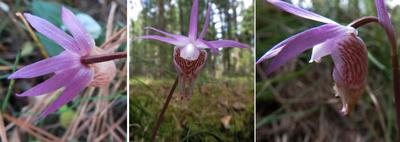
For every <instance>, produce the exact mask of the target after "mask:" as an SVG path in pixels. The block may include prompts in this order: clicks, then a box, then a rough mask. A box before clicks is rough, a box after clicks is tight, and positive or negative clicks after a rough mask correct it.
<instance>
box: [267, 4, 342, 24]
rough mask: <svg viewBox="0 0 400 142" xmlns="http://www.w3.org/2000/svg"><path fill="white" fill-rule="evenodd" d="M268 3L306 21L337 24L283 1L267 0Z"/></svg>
mask: <svg viewBox="0 0 400 142" xmlns="http://www.w3.org/2000/svg"><path fill="white" fill-rule="evenodd" d="M267 2H269V3H271V4H272V5H274V6H276V7H278V8H279V9H281V10H283V11H286V12H289V13H291V14H293V15H297V16H300V17H303V18H306V19H310V20H314V21H319V22H322V23H330V24H337V23H336V22H335V21H332V20H331V19H329V18H326V17H323V16H321V15H319V14H316V13H314V12H311V11H308V10H305V9H302V8H299V7H296V6H294V5H292V4H289V3H286V2H284V1H281V0H267Z"/></svg>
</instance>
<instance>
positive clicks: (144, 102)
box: [130, 77, 254, 141]
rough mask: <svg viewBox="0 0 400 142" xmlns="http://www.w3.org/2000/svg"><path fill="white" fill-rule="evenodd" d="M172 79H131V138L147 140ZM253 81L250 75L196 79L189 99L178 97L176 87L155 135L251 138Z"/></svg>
mask: <svg viewBox="0 0 400 142" xmlns="http://www.w3.org/2000/svg"><path fill="white" fill-rule="evenodd" d="M173 82H174V79H172V78H170V79H151V78H147V77H135V78H133V79H131V80H130V90H135V91H132V92H131V94H130V95H131V97H130V132H131V136H130V137H131V138H133V140H134V141H146V140H149V138H150V136H151V132H152V130H153V128H154V124H155V120H156V119H157V117H158V115H159V113H160V111H161V108H162V105H163V104H164V102H165V100H166V97H167V96H166V95H167V94H168V92H169V89H170V87H171V86H172V84H173ZM252 84H253V78H252V77H229V78H224V79H218V80H217V79H209V80H206V81H199V80H198V82H197V84H196V86H195V88H194V95H193V96H192V98H191V99H190V100H188V101H179V100H178V98H177V96H178V93H176V92H178V90H176V91H175V94H174V98H173V99H172V101H171V103H170V106H169V108H168V110H167V112H166V115H165V119H164V122H163V123H162V124H161V128H160V130H159V133H158V139H159V140H161V141H186V140H190V141H216V140H218V141H219V140H222V141H253V139H254V138H253V128H254V127H253V125H254V120H253V110H254V106H253V90H254V89H253V85H252ZM177 89H178V88H177ZM132 96H134V97H132Z"/></svg>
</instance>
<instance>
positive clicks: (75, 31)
mask: <svg viewBox="0 0 400 142" xmlns="http://www.w3.org/2000/svg"><path fill="white" fill-rule="evenodd" d="M61 19H62V21H63V23H64V25H65V26H66V27H67V28H68V30H69V31H70V32H71V34H72V35H73V36H74V39H75V41H76V43H77V44H78V47H79V49H80V53H81V55H87V54H88V53H89V52H90V50H91V49H92V48H93V47H95V46H96V45H95V43H94V40H93V39H92V38H91V37H90V34H89V33H88V32H87V31H86V29H85V27H84V26H83V24H82V23H81V22H80V21H79V19H78V18H77V17H76V16H75V15H74V14H73V13H72V12H71V11H70V10H68V9H67V8H65V7H62V11H61Z"/></svg>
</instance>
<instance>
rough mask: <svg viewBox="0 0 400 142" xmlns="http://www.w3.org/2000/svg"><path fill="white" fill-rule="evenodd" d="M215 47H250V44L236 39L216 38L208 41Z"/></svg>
mask: <svg viewBox="0 0 400 142" xmlns="http://www.w3.org/2000/svg"><path fill="white" fill-rule="evenodd" d="M208 43H210V44H211V45H212V46H213V47H214V48H227V47H238V48H249V46H248V45H246V44H242V43H240V42H237V41H234V40H216V41H208Z"/></svg>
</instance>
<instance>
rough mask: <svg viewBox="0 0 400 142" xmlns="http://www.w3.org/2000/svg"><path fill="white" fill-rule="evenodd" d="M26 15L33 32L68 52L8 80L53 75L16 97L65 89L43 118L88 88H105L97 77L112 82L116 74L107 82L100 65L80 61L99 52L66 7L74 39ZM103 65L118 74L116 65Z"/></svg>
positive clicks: (63, 16)
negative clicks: (101, 86) (97, 71)
mask: <svg viewBox="0 0 400 142" xmlns="http://www.w3.org/2000/svg"><path fill="white" fill-rule="evenodd" d="M24 16H25V17H26V19H27V20H28V22H29V23H30V24H31V26H32V27H33V28H34V29H36V30H37V31H38V32H40V33H41V34H43V35H44V36H45V37H47V38H49V39H51V40H53V41H54V42H55V43H57V44H58V45H60V46H61V47H63V48H64V49H65V51H63V52H62V53H60V54H59V55H57V56H54V57H50V58H47V59H44V60H41V61H38V62H36V63H33V64H31V65H28V66H25V67H23V68H21V69H19V70H18V71H16V72H14V73H13V74H11V75H10V76H9V77H8V79H16V78H34V77H38V76H43V75H46V74H50V73H54V75H53V76H52V77H51V78H49V79H47V80H46V81H44V82H42V83H40V84H38V85H36V86H34V87H33V88H31V89H29V90H27V91H25V92H23V93H21V94H17V95H18V96H39V95H43V94H46V93H51V92H54V91H56V90H58V89H60V88H64V90H63V92H62V93H61V94H60V96H59V97H58V98H57V99H56V100H55V101H54V102H53V103H52V104H51V105H49V106H48V107H47V108H46V110H45V111H44V112H43V113H42V114H41V117H44V116H47V115H48V114H49V113H52V112H54V111H56V110H57V109H58V108H60V107H61V106H63V105H64V104H66V103H68V102H70V101H71V100H72V99H73V98H75V97H76V96H77V95H78V94H79V92H81V91H82V90H84V89H85V88H86V87H87V86H90V85H91V86H99V85H104V83H99V82H98V81H96V80H98V79H96V78H98V77H99V78H101V79H103V81H105V82H109V81H111V79H112V78H113V76H114V75H115V74H114V75H113V74H111V75H109V78H108V79H104V75H100V76H98V77H97V73H96V70H98V68H99V67H98V66H97V65H93V64H92V65H87V64H83V63H82V62H81V58H82V57H87V56H89V55H93V54H97V53H99V50H100V49H98V48H96V45H95V42H94V40H93V39H92V38H91V37H90V35H89V33H88V32H87V31H86V29H85V28H84V26H83V24H82V23H81V22H80V21H79V20H78V18H77V17H76V16H75V15H74V14H73V13H72V12H71V11H70V10H68V9H67V8H64V7H63V8H62V11H61V19H62V21H63V23H64V25H65V26H66V27H67V28H68V30H69V31H70V33H71V34H72V36H71V35H69V34H67V33H65V32H64V31H63V30H61V29H59V28H57V27H56V26H54V25H53V24H51V23H49V22H48V21H46V20H45V19H42V18H40V17H37V16H34V15H31V14H29V13H25V14H24ZM104 64H107V65H106V66H108V67H109V68H108V70H110V71H111V72H112V71H113V70H114V72H115V65H114V63H113V62H102V63H101V65H102V66H104Z"/></svg>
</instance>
